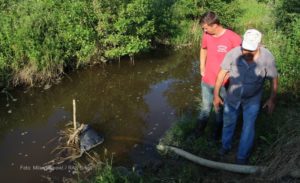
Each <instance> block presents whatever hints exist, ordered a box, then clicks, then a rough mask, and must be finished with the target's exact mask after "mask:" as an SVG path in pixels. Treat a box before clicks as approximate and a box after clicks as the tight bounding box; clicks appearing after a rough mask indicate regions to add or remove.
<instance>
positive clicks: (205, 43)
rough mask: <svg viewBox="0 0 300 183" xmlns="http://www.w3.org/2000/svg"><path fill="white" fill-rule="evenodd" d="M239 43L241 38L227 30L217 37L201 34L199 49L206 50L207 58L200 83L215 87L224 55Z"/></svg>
mask: <svg viewBox="0 0 300 183" xmlns="http://www.w3.org/2000/svg"><path fill="white" fill-rule="evenodd" d="M241 42H242V39H241V37H240V36H239V35H238V34H236V33H235V32H233V31H231V30H228V29H226V30H225V32H224V34H223V35H221V36H219V37H213V36H212V35H210V34H207V33H204V34H203V36H202V44H201V47H202V48H203V49H206V50H207V57H206V62H205V73H204V76H203V77H202V82H204V83H206V84H208V85H210V86H215V83H216V80H217V75H218V73H219V71H220V65H221V63H222V61H223V59H224V57H225V55H226V53H227V52H229V51H230V50H231V49H232V48H235V47H237V46H239V45H240V44H241Z"/></svg>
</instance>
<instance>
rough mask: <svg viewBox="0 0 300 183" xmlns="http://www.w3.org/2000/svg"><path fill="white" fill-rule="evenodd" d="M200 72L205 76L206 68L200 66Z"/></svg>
mask: <svg viewBox="0 0 300 183" xmlns="http://www.w3.org/2000/svg"><path fill="white" fill-rule="evenodd" d="M200 74H201V76H202V77H203V76H204V74H205V69H204V68H200Z"/></svg>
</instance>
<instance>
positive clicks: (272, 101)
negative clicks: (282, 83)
mask: <svg viewBox="0 0 300 183" xmlns="http://www.w3.org/2000/svg"><path fill="white" fill-rule="evenodd" d="M271 83H272V88H271V95H270V98H269V99H268V100H267V101H266V103H265V104H264V105H263V108H266V107H267V108H268V113H272V112H273V110H274V108H275V101H276V95H277V89H278V77H275V78H273V79H272V81H271Z"/></svg>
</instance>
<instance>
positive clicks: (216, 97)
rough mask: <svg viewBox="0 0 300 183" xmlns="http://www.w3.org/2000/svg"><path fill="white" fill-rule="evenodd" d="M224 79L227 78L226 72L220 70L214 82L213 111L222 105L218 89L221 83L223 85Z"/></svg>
mask: <svg viewBox="0 0 300 183" xmlns="http://www.w3.org/2000/svg"><path fill="white" fill-rule="evenodd" d="M225 77H228V71H227V70H224V69H221V70H220V71H219V73H218V77H217V81H216V84H215V88H214V107H215V111H218V110H219V107H220V105H223V100H222V99H221V97H220V89H221V87H222V83H223V81H224V78H225Z"/></svg>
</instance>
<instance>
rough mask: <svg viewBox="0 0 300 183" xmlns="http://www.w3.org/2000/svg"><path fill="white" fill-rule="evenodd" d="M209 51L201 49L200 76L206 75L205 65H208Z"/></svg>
mask: <svg viewBox="0 0 300 183" xmlns="http://www.w3.org/2000/svg"><path fill="white" fill-rule="evenodd" d="M206 56H207V50H206V49H204V48H201V49H200V74H201V76H204V73H205V63H206Z"/></svg>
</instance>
